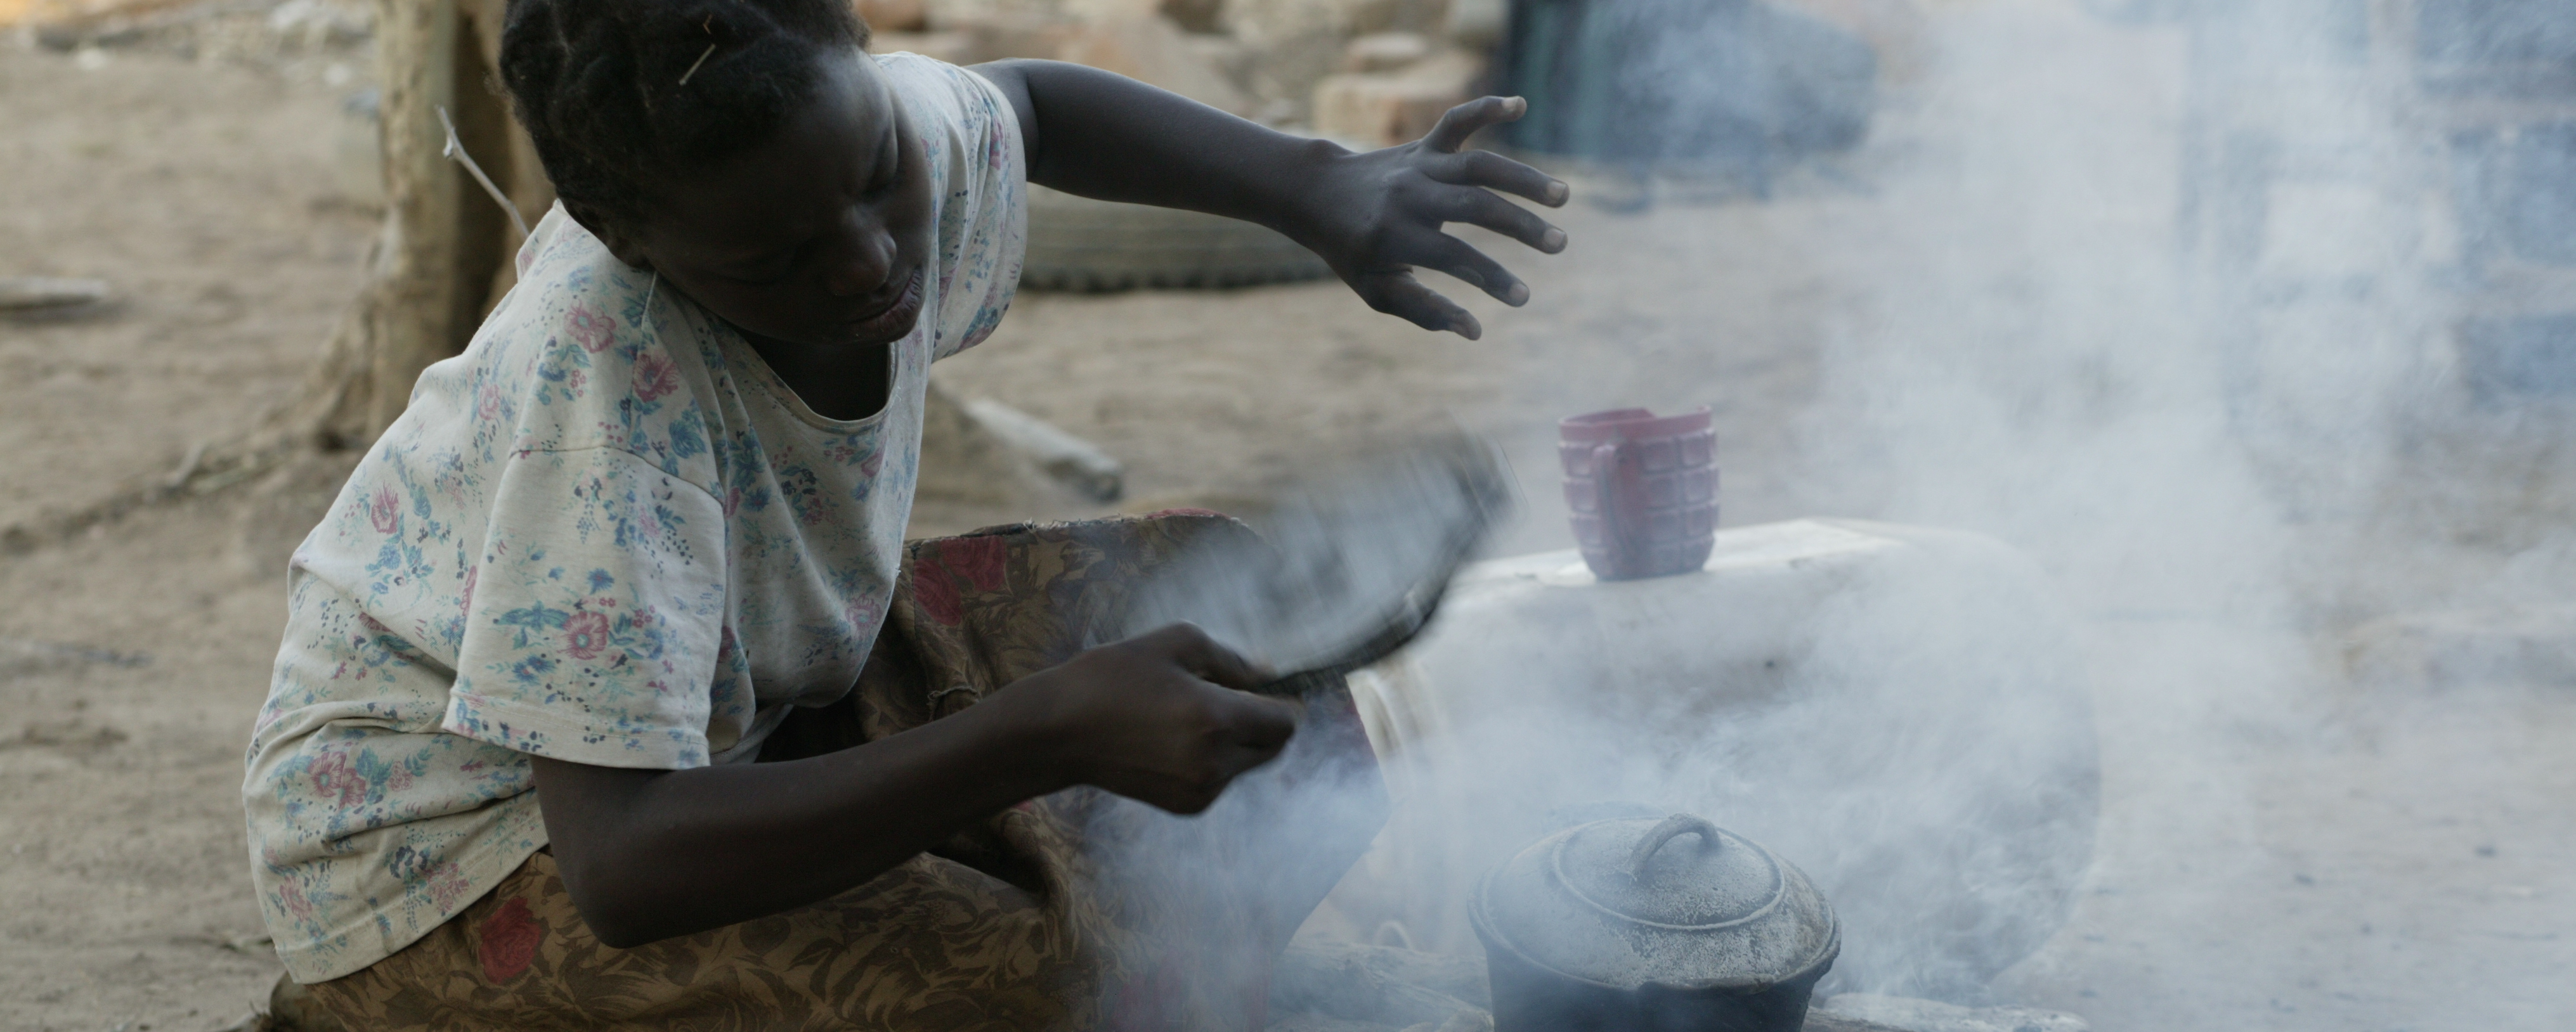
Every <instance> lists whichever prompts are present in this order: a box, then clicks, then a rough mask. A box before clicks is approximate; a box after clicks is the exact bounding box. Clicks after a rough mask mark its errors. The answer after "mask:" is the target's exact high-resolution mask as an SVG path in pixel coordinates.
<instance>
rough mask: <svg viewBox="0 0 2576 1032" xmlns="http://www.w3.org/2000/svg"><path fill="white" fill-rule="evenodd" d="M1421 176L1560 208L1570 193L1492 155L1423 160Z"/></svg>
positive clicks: (1462, 153)
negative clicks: (1482, 187)
mask: <svg viewBox="0 0 2576 1032" xmlns="http://www.w3.org/2000/svg"><path fill="white" fill-rule="evenodd" d="M1421 167H1422V174H1423V175H1426V176H1429V177H1431V178H1432V179H1435V180H1438V181H1440V182H1443V183H1448V184H1451V185H1453V186H1484V187H1491V188H1493V189H1496V190H1500V191H1502V192H1504V193H1507V194H1511V195H1513V196H1516V197H1526V198H1529V199H1530V200H1533V201H1537V202H1538V203H1540V204H1544V205H1547V206H1548V207H1550V208H1562V207H1564V206H1565V199H1566V198H1567V197H1568V196H1570V195H1571V190H1570V189H1569V188H1568V187H1567V186H1566V185H1565V182H1564V181H1563V180H1560V179H1557V178H1556V177H1554V176H1550V175H1548V174H1547V173H1545V172H1541V171H1539V170H1537V169H1534V168H1531V167H1529V166H1527V165H1524V164H1521V163H1520V162H1517V161H1513V160H1512V159H1510V158H1506V157H1504V156H1502V155H1500V154H1496V153H1494V152H1492V151H1482V150H1471V151H1459V152H1457V153H1455V154H1441V155H1435V156H1432V157H1428V158H1425V159H1423V161H1422V166H1421Z"/></svg>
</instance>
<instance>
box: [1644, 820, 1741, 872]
mask: <svg viewBox="0 0 2576 1032" xmlns="http://www.w3.org/2000/svg"><path fill="white" fill-rule="evenodd" d="M1683 835H1697V836H1699V851H1700V852H1702V853H1713V852H1716V851H1717V848H1718V845H1719V841H1718V839H1719V836H1718V833H1717V825H1714V824H1710V823H1709V822H1708V820H1707V819H1706V818H1703V817H1697V816H1693V815H1691V814H1687V813H1677V814H1674V815H1672V816H1670V817H1666V818H1664V822H1663V823H1662V824H1658V825H1655V828H1654V830H1652V831H1649V832H1647V833H1646V837H1644V838H1641V839H1638V840H1637V850H1636V852H1633V853H1630V854H1628V867H1629V869H1630V870H1632V871H1634V872H1635V876H1636V879H1637V880H1638V881H1641V882H1642V881H1645V880H1646V865H1647V864H1649V863H1652V862H1654V859H1655V853H1656V852H1657V851H1659V850H1661V849H1663V848H1664V844H1665V843H1668V842H1671V841H1672V840H1674V839H1676V838H1679V837H1681V836H1683Z"/></svg>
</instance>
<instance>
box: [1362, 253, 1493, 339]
mask: <svg viewBox="0 0 2576 1032" xmlns="http://www.w3.org/2000/svg"><path fill="white" fill-rule="evenodd" d="M1444 235H1445V234H1444ZM1351 287H1352V289H1353V290H1356V291H1357V292H1358V293H1359V295H1360V300H1362V301H1366V302H1368V306H1369V307H1370V308H1374V309H1377V310H1378V311H1381V312H1384V313H1386V314H1388V315H1392V316H1395V317H1396V318H1398V319H1402V320H1404V321H1406V322H1409V323H1412V324H1414V325H1416V326H1419V327H1422V328H1423V329H1426V330H1430V331H1433V332H1435V333H1436V332H1439V331H1441V330H1447V331H1449V332H1451V333H1455V334H1457V335H1459V336H1461V337H1465V338H1467V339H1468V340H1475V339H1477V338H1479V337H1482V336H1484V335H1485V326H1484V324H1483V323H1480V322H1477V321H1476V317H1475V316H1474V315H1472V314H1469V313H1468V311H1467V310H1466V309H1464V308H1460V307H1458V303H1457V302H1455V301H1451V300H1449V299H1448V298H1445V297H1442V296H1440V292H1439V291H1436V290H1433V289H1431V288H1430V287H1426V286H1423V285H1422V281H1421V280H1418V279H1415V278H1413V270H1412V269H1410V268H1396V269H1385V270H1376V271H1370V272H1364V273H1361V274H1360V275H1359V277H1358V278H1357V279H1356V280H1354V281H1353V282H1352V283H1351Z"/></svg>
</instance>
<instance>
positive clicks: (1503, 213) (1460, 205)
mask: <svg viewBox="0 0 2576 1032" xmlns="http://www.w3.org/2000/svg"><path fill="white" fill-rule="evenodd" d="M1442 192H1443V193H1445V194H1447V196H1446V197H1443V198H1442V199H1441V200H1440V202H1439V205H1440V207H1442V208H1444V209H1446V210H1445V211H1443V212H1442V213H1441V215H1440V221H1442V222H1465V223H1468V224H1470V225H1477V226H1483V227H1485V228H1486V229H1490V230H1493V231H1494V232H1497V233H1500V234H1502V235H1504V236H1507V237H1510V238H1512V239H1514V240H1518V241H1520V242H1521V243H1524V244H1528V245H1530V246H1531V247H1535V248H1537V249H1539V250H1540V251H1542V252H1545V253H1548V254H1555V253H1557V252H1559V251H1562V250H1565V231H1564V230H1561V229H1558V228H1556V227H1555V226H1551V225H1548V224H1547V220H1546V219H1542V218H1540V217H1538V213H1536V212H1533V211H1531V210H1529V209H1527V208H1524V207H1521V206H1520V205H1517V204H1513V203H1512V202H1510V201H1506V200H1504V199H1502V198H1500V197H1497V196H1494V195H1493V194H1491V193H1488V192H1486V191H1483V190H1479V189H1476V188H1475V187H1472V186H1469V187H1457V188H1453V189H1448V190H1444V191H1442ZM1479 257H1482V256H1479ZM1485 286H1486V289H1487V290H1488V291H1491V290H1492V289H1493V285H1492V284H1491V283H1490V282H1488V283H1487V284H1486V285H1485ZM1495 296H1496V297H1501V296H1502V295H1500V294H1496V295H1495ZM1504 300H1510V299H1509V298H1504ZM1512 303H1513V304H1519V303H1520V302H1518V301H1513V302H1512Z"/></svg>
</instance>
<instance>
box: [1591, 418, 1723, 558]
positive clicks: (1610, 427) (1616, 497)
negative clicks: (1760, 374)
mask: <svg viewBox="0 0 2576 1032" xmlns="http://www.w3.org/2000/svg"><path fill="white" fill-rule="evenodd" d="M1556 426H1557V446H1556V457H1557V461H1558V462H1559V463H1561V464H1562V465H1563V466H1564V467H1565V504H1566V505H1567V506H1568V507H1569V508H1571V509H1573V510H1574V540H1575V543H1576V544H1578V545H1580V546H1582V549H1583V562H1584V564H1585V565H1588V566H1590V567H1592V573H1593V575H1594V576H1597V577H1599V578H1601V579H1602V580H1634V579H1636V578H1639V577H1662V576H1667V575H1670V574H1676V573H1689V572H1691V571H1693V570H1696V569H1699V568H1700V567H1701V566H1703V565H1706V564H1707V563H1708V553H1709V549H1710V548H1711V547H1713V546H1714V545H1715V544H1716V541H1717V432H1716V431H1715V430H1711V429H1709V423H1708V409H1707V408H1705V407H1703V408H1699V409H1695V410H1693V411H1690V412H1685V413H1682V414H1680V415H1677V416H1657V415H1655V414H1654V413H1652V412H1649V411H1647V410H1645V409H1612V410H1610V411H1608V412H1593V413H1587V414H1585V415H1580V416H1575V417H1573V418H1571V419H1567V420H1564V421H1562V422H1559V423H1558V424H1557V425H1556Z"/></svg>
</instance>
